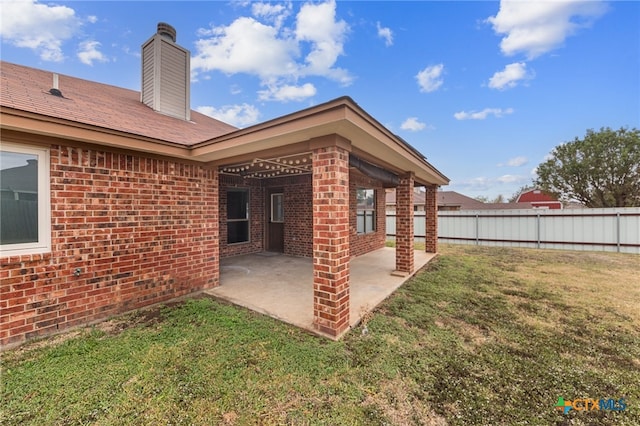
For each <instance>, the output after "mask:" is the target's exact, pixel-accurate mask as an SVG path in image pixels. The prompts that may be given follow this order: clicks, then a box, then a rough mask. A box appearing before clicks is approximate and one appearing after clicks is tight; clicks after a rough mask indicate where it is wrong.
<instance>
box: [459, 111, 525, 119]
mask: <svg viewBox="0 0 640 426" xmlns="http://www.w3.org/2000/svg"><path fill="white" fill-rule="evenodd" d="M507 114H513V108H507V109H502V108H485V109H483V110H482V111H460V112H456V113H455V114H453V116H454V117H455V119H456V120H484V119H486V118H487V117H489V116H490V115H492V116H494V117H498V118H499V117H502V116H505V115H507Z"/></svg>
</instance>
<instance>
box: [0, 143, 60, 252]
mask: <svg viewBox="0 0 640 426" xmlns="http://www.w3.org/2000/svg"><path fill="white" fill-rule="evenodd" d="M0 150H1V151H6V152H16V153H19V154H29V155H35V156H37V158H38V241H35V242H30V243H20V244H0V257H6V256H15V255H25V254H42V253H49V252H51V182H50V180H49V167H50V156H49V150H48V149H47V148H42V147H36V146H26V145H18V144H13V143H9V142H4V141H3V142H2V145H1V146H0Z"/></svg>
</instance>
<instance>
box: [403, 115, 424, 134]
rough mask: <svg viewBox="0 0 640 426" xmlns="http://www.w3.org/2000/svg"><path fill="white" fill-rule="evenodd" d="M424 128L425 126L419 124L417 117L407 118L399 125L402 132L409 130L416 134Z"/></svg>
mask: <svg viewBox="0 0 640 426" xmlns="http://www.w3.org/2000/svg"><path fill="white" fill-rule="evenodd" d="M425 127H427V125H426V124H425V123H422V122H420V121H419V120H418V118H417V117H409V118H407V119H406V120H404V122H403V123H402V124H401V125H400V128H401V129H402V130H409V131H411V132H418V131H420V130H423V129H424V128H425Z"/></svg>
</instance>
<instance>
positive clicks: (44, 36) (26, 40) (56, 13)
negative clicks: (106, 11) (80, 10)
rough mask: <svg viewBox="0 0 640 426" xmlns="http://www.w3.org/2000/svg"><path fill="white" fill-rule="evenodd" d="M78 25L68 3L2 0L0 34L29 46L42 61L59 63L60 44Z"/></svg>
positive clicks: (74, 31)
mask: <svg viewBox="0 0 640 426" xmlns="http://www.w3.org/2000/svg"><path fill="white" fill-rule="evenodd" d="M80 25H81V22H80V19H78V18H77V17H76V15H75V11H74V10H73V9H71V8H70V7H67V6H53V5H52V6H50V5H45V4H40V3H38V2H37V1H36V0H21V1H8V2H6V1H3V2H2V13H1V14H0V37H2V39H3V41H6V42H8V43H11V44H12V45H14V46H16V47H24V48H28V49H32V50H33V51H35V52H36V53H37V54H38V55H39V56H40V59H42V60H43V61H53V62H61V61H62V60H63V59H64V54H63V53H62V44H63V43H64V42H65V41H66V40H69V39H70V38H72V37H73V36H74V35H75V34H76V32H77V31H78V29H79V27H80Z"/></svg>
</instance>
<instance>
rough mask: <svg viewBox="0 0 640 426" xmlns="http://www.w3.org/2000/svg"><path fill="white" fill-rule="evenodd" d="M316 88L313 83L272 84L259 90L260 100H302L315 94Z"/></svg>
mask: <svg viewBox="0 0 640 426" xmlns="http://www.w3.org/2000/svg"><path fill="white" fill-rule="evenodd" d="M315 94H316V88H315V86H314V85H313V84H311V83H305V84H303V85H302V86H292V85H283V86H278V85H275V86H271V87H269V88H268V89H266V90H260V91H258V95H259V98H260V100H263V101H281V102H287V101H302V100H304V99H306V98H310V97H312V96H315Z"/></svg>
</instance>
